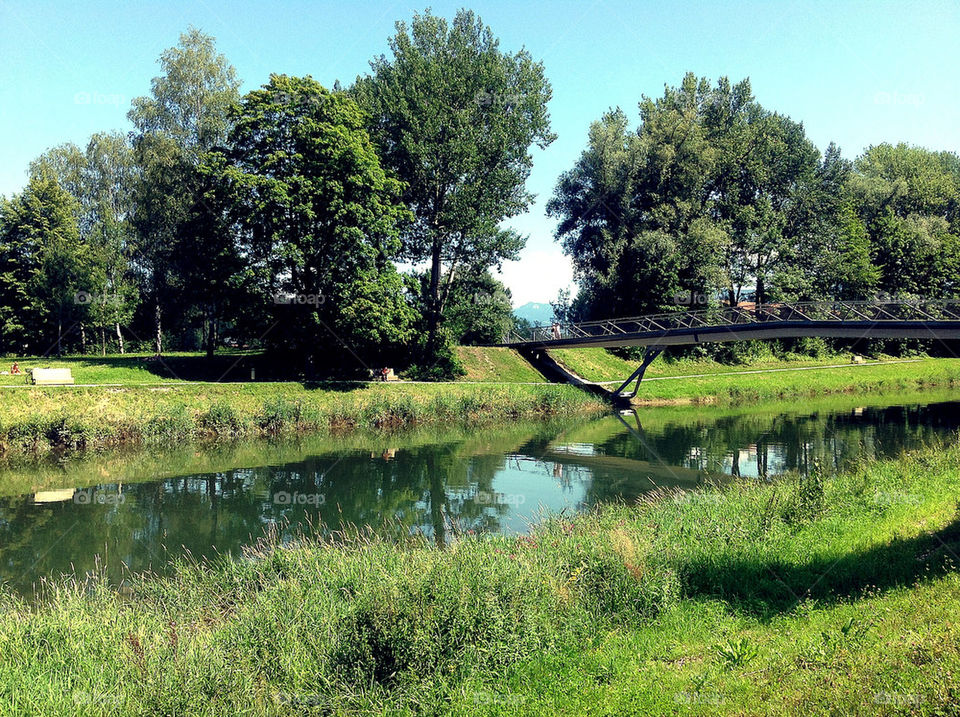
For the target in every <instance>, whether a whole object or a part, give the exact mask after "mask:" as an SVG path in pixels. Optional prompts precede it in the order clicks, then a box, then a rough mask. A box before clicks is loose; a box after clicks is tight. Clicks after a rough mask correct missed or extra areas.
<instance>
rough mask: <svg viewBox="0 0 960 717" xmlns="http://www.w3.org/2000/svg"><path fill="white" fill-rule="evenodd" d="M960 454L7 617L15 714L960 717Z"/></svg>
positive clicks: (155, 584) (3, 671)
mask: <svg viewBox="0 0 960 717" xmlns="http://www.w3.org/2000/svg"><path fill="white" fill-rule="evenodd" d="M958 498H960V448H958V447H957V446H956V445H954V446H950V447H943V448H940V449H937V450H930V451H927V452H923V453H918V454H915V455H911V456H906V457H904V458H902V459H901V460H898V461H890V462H884V463H877V464H873V465H868V466H865V467H863V468H862V469H860V470H858V471H855V472H853V473H849V474H845V475H841V476H837V477H825V476H820V475H818V476H814V477H812V478H810V479H806V480H802V481H801V480H788V481H784V482H781V483H778V484H774V485H769V484H750V483H741V484H736V485H734V486H731V487H728V488H726V489H724V490H723V491H719V490H707V491H704V492H698V493H686V494H670V493H667V494H661V495H660V496H658V497H657V499H656V500H651V501H648V502H646V503H644V504H641V505H639V506H637V507H611V508H607V509H604V510H602V511H600V512H597V513H593V514H590V515H585V516H582V517H579V518H575V519H572V520H571V519H559V518H558V519H555V520H552V521H549V522H547V523H546V524H544V525H543V526H541V527H539V528H538V529H536V530H535V531H534V532H533V533H532V534H531V535H530V536H527V537H518V538H504V537H479V536H465V537H464V538H463V539H461V540H460V541H459V542H457V543H456V544H454V545H453V546H452V547H451V548H449V549H447V550H438V549H435V548H431V547H430V546H428V545H426V544H424V543H422V542H420V541H419V540H411V541H410V542H409V543H408V544H405V545H399V546H398V545H395V544H391V543H386V542H382V541H379V540H377V539H376V538H373V537H371V536H367V535H357V534H346V535H339V536H337V537H336V538H334V539H331V540H328V541H323V542H321V541H318V540H316V539H306V538H305V539H304V540H303V541H301V542H299V543H297V544H294V545H288V546H286V547H279V546H276V545H272V544H270V543H265V544H263V545H262V546H261V547H260V549H259V550H258V551H256V554H255V555H253V556H251V557H254V558H255V559H254V560H238V561H223V562H218V563H216V564H214V565H212V566H198V565H190V564H182V565H180V566H179V567H178V569H177V572H176V574H175V576H174V577H173V578H171V579H165V580H157V579H152V580H151V579H147V580H143V581H138V582H136V583H135V584H134V585H133V586H132V587H131V588H130V591H129V593H128V594H125V595H124V596H119V595H117V594H115V593H113V592H111V591H109V590H107V589H106V588H104V587H103V586H102V585H100V584H99V583H97V582H96V581H87V582H85V583H84V584H83V585H70V584H66V585H60V586H59V587H58V588H57V589H51V591H50V593H49V595H48V597H47V598H46V600H45V601H44V602H43V603H42V604H41V605H40V606H38V607H35V608H28V607H26V606H25V605H23V604H20V603H18V602H16V601H15V600H13V599H12V598H5V599H4V601H3V606H2V608H0V651H2V654H4V655H5V659H4V660H3V661H0V702H2V704H4V705H6V706H7V708H8V709H9V710H11V711H12V712H14V713H17V714H29V713H38V714H39V713H42V714H74V713H76V712H79V713H90V714H99V713H102V712H119V713H130V714H163V713H165V714H184V713H189V714H224V713H228V714H240V713H243V714H301V713H303V712H304V711H305V710H307V709H308V708H309V709H314V710H316V711H318V713H319V712H333V713H358V714H359V713H363V714H371V713H375V714H380V713H387V712H390V713H393V712H418V713H443V714H550V713H558V714H640V713H643V714H664V713H677V712H692V713H710V714H714V713H728V714H759V713H781V714H797V713H807V714H827V713H833V714H837V713H840V714H851V713H870V714H876V713H880V714H885V713H899V712H906V711H909V712H911V713H916V714H953V713H955V709H956V704H957V700H958V699H960V624H958V622H957V613H956V606H957V604H958V601H960V578H958V575H957V573H956V561H957V557H956V554H957V553H958V552H960V527H958V525H960V523H958Z"/></svg>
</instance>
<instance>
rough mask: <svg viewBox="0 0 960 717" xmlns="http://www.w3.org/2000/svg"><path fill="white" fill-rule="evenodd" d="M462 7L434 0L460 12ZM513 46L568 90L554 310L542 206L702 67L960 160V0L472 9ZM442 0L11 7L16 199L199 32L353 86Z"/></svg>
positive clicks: (827, 121) (114, 121)
mask: <svg viewBox="0 0 960 717" xmlns="http://www.w3.org/2000/svg"><path fill="white" fill-rule="evenodd" d="M464 4H465V3H463V2H445V1H444V2H433V3H432V8H433V10H434V12H435V13H436V14H442V15H445V16H447V17H450V16H452V15H453V13H454V12H455V11H456V9H457V8H458V7H461V6H464ZM467 6H468V7H471V8H472V9H474V10H475V11H477V12H478V13H479V14H480V15H481V17H482V18H483V19H484V21H485V22H486V23H487V24H489V25H491V26H492V28H493V30H494V32H495V34H496V35H497V36H498V37H499V38H500V40H501V46H502V47H503V48H504V49H510V50H512V49H518V48H520V47H521V46H525V47H526V48H527V49H528V50H530V52H531V53H532V54H533V56H534V57H536V58H538V59H541V60H543V61H544V63H545V65H546V70H547V74H548V76H549V78H550V80H551V82H552V83H553V101H552V103H551V106H550V109H551V115H552V118H553V128H554V131H555V132H556V133H557V134H558V135H559V137H558V139H557V141H556V142H554V144H553V145H551V146H550V148H549V149H547V150H546V151H545V152H538V153H537V156H536V164H535V167H534V170H533V174H532V175H531V177H530V183H529V186H530V189H531V190H532V191H534V192H535V193H536V194H537V195H538V201H537V204H536V205H535V206H534V207H532V208H531V210H530V212H529V213H528V214H526V215H524V216H522V217H518V218H517V219H515V220H512V221H511V222H510V224H511V225H512V226H514V227H515V228H517V229H518V230H520V231H522V232H524V233H526V234H528V235H529V242H528V246H527V249H526V250H525V251H524V254H523V258H522V260H521V261H520V262H519V263H517V264H514V265H511V266H508V267H506V270H505V274H504V276H505V279H506V281H507V283H508V285H509V286H510V287H511V289H512V290H513V292H514V299H515V303H517V304H520V303H525V302H527V301H531V300H534V301H546V300H549V299H551V298H554V297H555V296H556V292H557V290H558V289H559V288H560V287H561V286H563V285H564V284H566V283H567V282H568V281H569V263H568V262H567V261H566V259H565V258H563V257H562V256H561V255H560V251H559V248H558V247H557V245H556V243H555V242H554V241H553V222H552V221H551V220H550V219H548V218H547V217H546V216H545V215H544V211H543V207H544V204H545V202H546V200H547V198H549V196H550V193H551V192H552V190H553V186H554V184H555V182H556V179H557V176H558V175H559V174H560V173H561V172H562V171H563V170H565V169H567V168H569V167H570V166H571V165H572V163H573V162H574V161H575V160H576V158H577V156H578V155H579V153H580V151H581V150H582V149H583V145H584V141H585V138H586V132H587V128H588V126H589V123H590V122H591V121H592V120H594V119H597V118H598V117H599V116H600V115H601V114H602V113H603V112H604V111H605V110H606V109H607V108H609V107H613V106H620V107H623V108H624V109H625V110H626V111H628V112H629V113H630V114H631V115H632V116H633V117H636V103H637V101H638V100H639V99H640V96H641V95H642V94H648V95H658V94H660V93H661V92H662V90H663V85H664V84H665V83H669V84H677V83H679V81H680V79H681V78H682V77H683V74H684V73H685V72H686V71H688V70H689V71H693V72H695V73H697V74H698V75H702V76H704V75H705V76H708V77H711V78H717V77H719V76H721V75H727V76H729V77H730V78H731V79H732V80H739V79H741V78H743V77H750V79H751V81H752V83H753V89H754V94H755V95H756V97H757V99H758V100H759V101H760V102H761V103H762V104H763V105H764V106H766V107H768V108H770V109H774V110H777V111H780V112H783V113H786V114H788V115H790V116H791V117H793V118H794V119H796V120H800V121H802V122H804V124H805V126H806V128H807V132H808V134H809V136H810V137H811V139H812V140H813V141H814V142H815V143H816V144H817V145H818V146H819V147H820V148H821V149H822V148H824V147H825V146H826V145H827V143H829V142H830V141H835V142H837V143H838V144H839V145H840V147H841V148H842V150H843V152H844V154H845V155H846V156H848V157H851V158H852V157H854V156H856V155H857V154H858V153H859V152H860V151H861V150H862V149H863V148H865V147H867V146H869V145H870V144H874V143H878V142H882V141H890V142H900V141H904V142H910V143H913V144H917V145H921V146H926V147H930V148H933V149H945V150H951V151H958V150H960V133H958V129H960V92H958V89H960V84H958V79H957V71H958V69H960V2H957V0H944V1H943V2H934V1H928V2H924V1H923V0H918V1H916V2H883V1H881V0H868V1H863V2H846V1H844V0H833V2H788V1H786V0H766V1H765V2H742V3H734V2H730V1H729V0H727V1H724V0H718V1H713V0H710V1H704V2H664V1H661V2H650V1H648V0H643V1H635V2H629V1H625V0H596V1H595V2H593V1H591V0H582V1H565V2H564V1H561V2H556V1H554V2H523V1H520V0H517V1H511V2H500V1H481V0H477V1H476V2H473V3H470V4H469V5H467ZM424 7H425V5H422V6H421V5H414V4H410V3H392V2H362V1H361V2H344V1H340V2H327V1H322V2H319V1H318V2H285V1H283V0H278V1H276V2H269V3H268V2H257V3H254V2H242V1H238V0H234V1H233V2H227V1H221V0H199V1H193V2H149V3H138V2H129V1H119V0H118V1H116V2H95V1H93V0H91V1H88V2H47V1H42V0H28V1H19V0H18V1H11V0H0V58H2V62H0V194H5V195H7V196H9V195H10V194H11V193H13V192H15V191H17V190H19V189H20V188H21V187H22V186H23V184H24V181H25V172H26V168H27V165H28V163H29V162H30V160H31V159H32V158H33V157H35V156H36V155H38V154H39V153H40V152H42V151H44V150H45V149H47V148H48V147H51V146H53V145H55V144H58V143H60V142H64V141H73V142H76V143H78V144H82V143H83V142H85V140H86V138H87V137H88V136H89V135H90V134H91V133H93V132H96V131H100V130H109V129H121V130H126V129H129V126H128V124H127V121H126V111H127V108H128V106H129V102H130V100H131V99H132V98H133V97H135V96H137V95H141V94H146V93H147V92H148V91H149V87H150V78H151V77H153V76H154V75H156V74H157V72H158V65H157V62H156V61H157V58H158V56H159V54H160V52H161V51H162V50H163V49H164V48H167V47H170V46H172V45H174V44H176V42H177V39H178V36H179V33H180V32H182V31H183V30H185V29H186V28H187V27H188V26H189V25H191V24H192V25H195V26H197V27H198V28H200V29H202V30H203V31H205V32H207V33H210V34H212V35H214V36H215V37H216V38H217V41H218V45H219V48H220V50H221V51H222V52H223V53H224V54H225V55H226V56H227V57H228V58H229V60H230V61H231V62H232V63H233V64H234V65H235V66H236V68H237V72H238V74H239V76H240V77H241V78H242V80H243V89H244V90H247V89H251V88H253V87H256V86H258V85H260V84H262V83H263V82H265V81H266V80H267V78H268V75H269V74H270V73H271V72H278V73H287V74H298V75H299V74H310V75H312V76H313V77H314V78H316V79H317V80H319V81H320V82H322V83H323V84H326V85H330V84H332V83H333V81H334V80H335V79H339V80H341V82H343V83H344V84H347V83H349V82H351V81H352V80H353V79H354V78H355V77H356V76H357V74H358V73H362V72H364V71H365V70H366V69H367V63H368V61H369V60H370V58H371V57H373V56H375V55H378V54H380V53H383V52H385V51H386V48H387V44H386V40H387V38H388V37H389V36H390V35H391V34H392V32H393V23H394V21H396V20H400V19H409V18H410V17H411V15H412V14H413V12H414V10H422V9H423V8H424Z"/></svg>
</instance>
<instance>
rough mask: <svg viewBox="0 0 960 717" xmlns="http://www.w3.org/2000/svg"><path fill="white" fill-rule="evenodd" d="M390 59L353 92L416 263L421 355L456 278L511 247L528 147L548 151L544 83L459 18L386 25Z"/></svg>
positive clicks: (463, 14) (435, 334) (426, 17)
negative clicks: (420, 276)
mask: <svg viewBox="0 0 960 717" xmlns="http://www.w3.org/2000/svg"><path fill="white" fill-rule="evenodd" d="M390 49H391V52H392V57H391V58H388V57H386V56H381V57H379V58H377V59H376V60H374V61H373V62H372V63H371V69H372V74H371V75H369V76H366V77H361V78H358V79H357V82H356V84H355V87H354V88H353V93H354V95H355V96H356V97H357V99H358V101H359V102H360V104H361V106H362V107H363V108H364V110H365V111H366V112H368V113H369V116H370V127H371V134H372V136H373V138H374V140H375V141H376V143H377V144H378V146H379V148H380V151H381V154H382V157H383V161H384V164H385V165H386V166H388V167H389V168H390V169H391V170H392V171H393V172H395V173H396V175H397V176H398V177H399V178H400V179H401V180H402V181H403V182H404V192H403V200H404V201H405V203H406V204H407V206H408V207H410V209H411V210H412V211H413V214H414V221H413V222H412V223H410V224H409V225H407V226H405V227H404V228H403V232H402V239H403V255H404V257H405V258H406V259H408V260H410V261H411V262H413V263H420V262H427V264H428V270H429V272H430V274H429V276H430V281H429V284H428V287H427V292H426V296H425V303H426V306H427V313H426V319H427V327H426V329H427V334H428V337H427V341H426V345H427V347H428V348H429V349H430V350H432V349H434V348H436V347H437V346H438V345H439V331H440V326H441V318H442V316H443V311H444V308H445V306H446V302H447V300H448V299H449V296H450V292H451V291H452V286H453V283H454V280H455V278H456V277H457V276H458V273H459V272H466V273H468V274H473V275H479V274H481V273H482V272H483V271H485V270H486V269H487V268H489V267H490V266H492V265H499V263H500V262H501V261H503V260H504V259H512V258H515V257H516V253H517V252H518V251H519V249H520V248H521V247H522V246H523V239H522V238H521V237H520V236H518V235H517V234H516V233H515V232H513V231H511V230H506V229H503V228H502V227H501V222H502V221H503V220H504V219H507V218H509V217H512V216H514V215H516V214H519V213H520V212H522V211H524V210H525V209H526V208H527V206H528V205H529V204H530V201H531V200H532V197H531V195H530V194H529V193H528V192H527V191H526V190H525V188H524V185H525V182H526V179H527V176H528V175H529V173H530V167H531V165H532V161H533V160H532V157H531V156H530V147H531V145H534V144H535V145H537V146H539V147H541V148H543V147H546V146H547V145H548V144H550V142H552V141H553V135H552V134H551V133H550V123H549V117H548V114H547V108H546V104H547V102H548V101H549V99H550V85H549V83H548V82H547V80H546V77H545V76H544V71H543V66H542V64H540V63H538V62H535V61H534V60H533V59H532V58H531V57H530V54H529V53H528V52H527V51H525V50H521V51H519V52H516V53H512V54H510V53H506V52H504V51H502V50H501V49H500V48H499V43H498V41H497V40H496V38H495V37H494V36H493V33H492V31H491V30H490V28H489V27H487V26H486V25H484V24H483V22H482V21H481V20H480V18H478V17H477V16H476V15H474V14H473V13H472V12H469V11H466V10H461V11H459V12H458V13H457V14H456V16H455V17H454V19H453V22H452V23H448V22H447V21H446V20H444V19H443V18H439V17H436V16H434V15H432V14H431V13H430V12H429V11H427V12H426V13H424V14H416V15H414V18H413V21H412V22H411V24H410V26H409V27H408V26H407V25H406V24H405V23H397V32H396V35H395V36H394V37H393V38H392V39H391V40H390Z"/></svg>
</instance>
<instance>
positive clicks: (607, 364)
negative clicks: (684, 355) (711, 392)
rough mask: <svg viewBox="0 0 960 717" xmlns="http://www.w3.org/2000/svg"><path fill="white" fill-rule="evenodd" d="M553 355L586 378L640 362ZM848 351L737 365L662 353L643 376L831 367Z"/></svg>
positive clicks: (626, 371) (587, 354)
mask: <svg viewBox="0 0 960 717" xmlns="http://www.w3.org/2000/svg"><path fill="white" fill-rule="evenodd" d="M550 353H551V355H553V356H554V357H555V358H557V359H558V360H559V361H560V362H561V363H563V364H564V365H565V366H567V368H569V369H570V370H571V371H573V372H574V373H575V374H577V375H578V376H581V377H583V378H585V379H587V380H588V381H623V380H624V379H626V378H627V376H629V375H630V374H631V373H633V372H634V370H635V369H636V368H637V366H638V365H639V363H640V362H639V361H628V360H626V359H623V358H620V357H619V356H617V355H615V354H613V353H610V352H609V351H608V350H607V349H602V348H583V349H554V350H552V351H551V352H550ZM850 358H851V354H842V355H836V356H826V357H820V358H814V357H805V356H796V355H794V356H792V357H790V358H784V359H778V358H774V357H773V356H772V355H763V356H761V357H759V358H755V359H752V360H748V361H744V362H742V363H736V364H724V363H718V362H717V361H713V360H710V359H703V360H691V359H671V358H670V357H669V356H661V357H660V358H658V359H657V360H655V361H654V362H653V363H652V364H650V366H649V367H648V368H647V371H646V374H645V375H646V376H647V377H651V378H655V377H659V376H689V375H691V374H701V373H710V374H718V373H735V372H739V371H755V370H764V369H782V368H810V367H815V366H834V365H843V364H849V363H850Z"/></svg>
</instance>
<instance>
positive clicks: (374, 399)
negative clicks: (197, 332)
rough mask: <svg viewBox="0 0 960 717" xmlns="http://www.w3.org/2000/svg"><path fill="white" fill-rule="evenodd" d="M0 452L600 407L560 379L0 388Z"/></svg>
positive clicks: (466, 420) (481, 419) (490, 418)
mask: <svg viewBox="0 0 960 717" xmlns="http://www.w3.org/2000/svg"><path fill="white" fill-rule="evenodd" d="M0 409H2V413H0V452H3V451H22V450H37V449H45V448H51V447H62V448H70V449H80V448H95V447H103V446H110V445H116V444H121V443H143V442H151V441H153V442H160V441H170V440H185V439H191V438H204V437H209V438H216V437H220V438H224V437H227V438H235V437H239V436H272V435H281V434H286V433H294V432H309V431H330V430H339V429H348V428H393V427H400V426H412V425H422V424H431V423H433V424H441V423H442V424H470V423H490V422H494V421H501V420H514V419H518V418H541V417H549V416H561V415H576V414H585V413H592V412H599V411H602V410H604V409H605V407H604V406H603V405H602V404H601V403H600V402H599V401H598V400H597V399H595V398H593V397H591V396H589V395H587V394H586V393H584V392H582V391H580V390H578V389H575V388H573V387H570V386H562V385H551V384H544V385H513V386H510V385H504V384H501V385H489V386H484V385H457V384H435V385H431V384H401V385H389V384H344V385H340V386H337V385H331V384H324V385H323V387H311V386H304V385H301V384H293V383H268V384H252V383H250V384H232V385H229V384H184V383H180V384H171V385H166V386H159V387H137V386H121V387H113V388H105V387H95V388H83V387H76V388H70V387H55V388H49V387H48V388H42V387H41V388H28V389H9V390H6V391H3V392H0Z"/></svg>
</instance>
